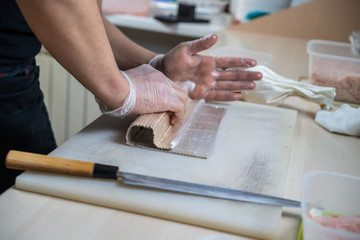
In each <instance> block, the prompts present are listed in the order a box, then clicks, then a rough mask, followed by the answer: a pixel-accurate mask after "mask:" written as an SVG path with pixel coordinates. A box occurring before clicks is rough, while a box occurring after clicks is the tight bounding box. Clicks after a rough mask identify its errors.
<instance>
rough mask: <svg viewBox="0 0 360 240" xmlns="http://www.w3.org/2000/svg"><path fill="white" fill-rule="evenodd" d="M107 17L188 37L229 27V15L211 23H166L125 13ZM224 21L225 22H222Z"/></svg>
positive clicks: (114, 21)
mask: <svg viewBox="0 0 360 240" xmlns="http://www.w3.org/2000/svg"><path fill="white" fill-rule="evenodd" d="M105 17H106V18H107V19H108V20H109V21H110V22H111V23H112V24H114V25H115V26H118V27H127V28H133V29H139V30H145V31H152V32H160V33H168V34H173V35H180V36H186V37H203V36H206V35H208V34H210V33H217V32H219V31H221V30H223V29H224V28H225V27H227V24H226V22H227V20H226V19H227V16H219V18H218V19H216V21H215V20H214V21H211V23H164V22H161V21H159V20H157V19H154V18H151V17H139V16H133V15H124V14H113V15H105ZM214 22H215V23H214ZM223 22H224V24H221V23H223Z"/></svg>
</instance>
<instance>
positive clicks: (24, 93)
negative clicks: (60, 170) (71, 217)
mask: <svg viewBox="0 0 360 240" xmlns="http://www.w3.org/2000/svg"><path fill="white" fill-rule="evenodd" d="M40 48H41V44H40V42H39V41H38V40H37V38H36V37H35V35H34V34H33V33H32V32H31V30H30V28H29V27H28V25H27V24H26V21H25V20H24V18H23V17H22V15H21V12H20V10H19V9H18V7H17V5H16V3H15V1H14V0H0V193H1V192H3V191H5V190H6V189H7V188H9V187H10V186H12V185H13V184H14V181H15V177H16V176H17V175H18V174H20V173H21V171H16V170H9V169H7V168H6V167H5V157H6V155H7V153H8V151H9V150H11V149H14V150H21V151H28V152H34V153H42V154H48V153H49V152H51V151H52V150H53V149H55V148H56V143H55V139H54V134H53V131H52V128H51V124H50V121H49V117H48V113H47V110H46V107H45V104H44V101H43V94H42V92H41V90H40V86H39V85H40V84H39V67H37V66H36V62H35V55H36V54H37V53H38V52H39V50H40Z"/></svg>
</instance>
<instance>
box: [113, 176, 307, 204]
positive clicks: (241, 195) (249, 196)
mask: <svg viewBox="0 0 360 240" xmlns="http://www.w3.org/2000/svg"><path fill="white" fill-rule="evenodd" d="M117 177H118V179H119V180H121V181H122V183H124V184H129V185H134V186H141V187H149V188H155V189H161V190H169V191H173V192H181V193H188V194H194V195H200V196H206V197H212V198H220V199H228V200H235V201H243V202H251V203H258V204H264V205H271V206H277V207H295V208H300V206H301V203H300V202H299V201H295V200H291V199H285V198H280V197H274V196H270V195H264V194H259V193H252V192H246V191H241V190H234V189H229V188H222V187H216V186H210V185H203V184H198V183H190V182H184V181H178V180H171V179H165V178H158V177H152V176H146V175H141V174H135V173H128V172H121V171H119V172H118V173H117Z"/></svg>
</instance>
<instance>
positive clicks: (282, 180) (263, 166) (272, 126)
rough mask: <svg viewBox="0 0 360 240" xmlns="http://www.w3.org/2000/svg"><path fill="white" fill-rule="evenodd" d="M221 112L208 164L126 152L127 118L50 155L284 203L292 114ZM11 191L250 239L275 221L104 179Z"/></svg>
mask: <svg viewBox="0 0 360 240" xmlns="http://www.w3.org/2000/svg"><path fill="white" fill-rule="evenodd" d="M220 106H221V107H226V108H228V109H227V112H226V114H225V116H224V118H223V120H222V122H221V125H220V128H219V132H218V135H217V138H216V139H215V141H216V142H215V148H214V152H213V154H212V155H211V156H210V157H209V158H208V159H201V158H194V157H188V156H182V155H176V154H171V153H165V152H160V151H153V150H149V149H141V148H135V147H130V146H127V145H126V144H125V134H126V130H127V127H128V126H129V125H130V123H131V119H119V118H112V117H108V116H102V117H100V118H99V119H97V120H96V121H95V122H93V123H92V124H90V125H89V126H88V127H86V128H85V129H84V130H82V131H81V132H80V133H78V134H77V135H75V136H74V137H72V138H70V139H69V140H68V141H67V142H65V143H64V144H63V145H61V146H60V147H58V148H57V149H56V150H55V151H53V152H52V153H51V154H50V155H52V156H58V157H63V158H71V159H78V160H86V161H92V162H101V163H106V164H112V165H117V166H119V167H120V169H121V170H122V171H127V172H134V173H139V174H146V175H152V176H157V177H164V178H170V179H177V180H183V181H190V182H196V183H201V184H209V185H214V186H220V187H227V188H233V189H239V190H245V191H252V192H257V193H263V194H269V195H274V196H279V197H283V196H284V192H285V187H286V178H287V169H288V164H289V159H290V151H291V143H292V138H293V133H294V128H295V122H296V114H297V112H296V111H293V110H288V109H282V108H276V107H269V106H264V105H257V104H252V103H246V102H234V103H229V104H221V105H220ZM16 187H17V188H18V189H24V190H28V191H33V192H38V193H43V194H48V195H52V196H57V197H61V198H67V199H72V200H76V201H83V202H87V203H91V204H97V205H102V206H106V207H111V208H117V209H122V210H126V211H131V212H136V213H140V214H146V215H150V216H155V217H160V218H165V219H169V220H174V221H179V222H184V223H188V224H194V225H198V226H203V227H207V228H213V229H217V230H221V231H226V232H230V233H234V234H240V235H246V236H252V237H257V238H267V239H275V238H276V237H277V232H278V228H279V224H280V218H281V208H278V207H270V206H264V205H257V204H251V203H243V202H235V201H227V200H221V199H210V198H206V197H198V196H191V195H186V194H178V193H171V192H167V191H156V190H148V189H142V188H137V187H128V186H124V185H122V184H120V183H118V182H117V181H110V180H97V179H88V178H80V177H69V176H62V175H55V174H44V173H37V172H25V173H24V174H22V175H20V176H19V177H18V178H17V180H16Z"/></svg>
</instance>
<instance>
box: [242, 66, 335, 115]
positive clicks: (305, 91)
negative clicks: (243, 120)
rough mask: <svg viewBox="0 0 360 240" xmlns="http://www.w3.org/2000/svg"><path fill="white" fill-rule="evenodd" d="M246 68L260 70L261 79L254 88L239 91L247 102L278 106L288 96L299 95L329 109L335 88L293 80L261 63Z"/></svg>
mask: <svg viewBox="0 0 360 240" xmlns="http://www.w3.org/2000/svg"><path fill="white" fill-rule="evenodd" d="M248 70H249V71H259V72H261V73H262V74H263V79H262V80H260V81H256V88H255V89H254V90H245V91H241V94H242V97H243V99H244V100H245V101H247V102H253V103H260V104H268V105H273V106H278V105H280V104H281V103H282V102H283V101H284V99H285V98H287V97H289V96H299V97H303V98H306V99H308V100H310V101H312V102H315V103H318V104H319V105H320V107H321V108H322V109H326V110H329V109H331V106H332V105H333V102H334V97H335V88H332V87H321V86H315V85H312V84H308V83H303V82H299V81H295V80H292V79H289V78H286V77H283V76H281V75H279V74H277V73H275V72H274V71H272V70H271V69H270V68H268V67H266V66H262V65H258V66H256V67H253V68H248Z"/></svg>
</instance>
